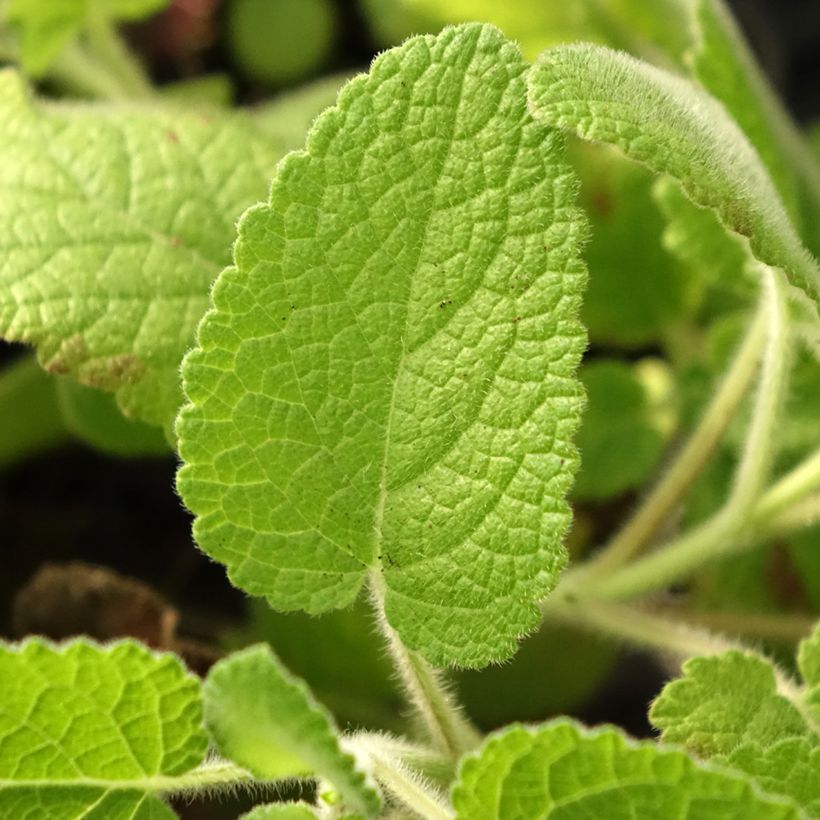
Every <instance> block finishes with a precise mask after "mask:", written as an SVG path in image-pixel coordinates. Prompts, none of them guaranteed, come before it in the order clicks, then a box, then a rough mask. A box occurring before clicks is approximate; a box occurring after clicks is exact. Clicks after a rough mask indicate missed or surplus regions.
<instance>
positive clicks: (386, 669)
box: [239, 599, 407, 732]
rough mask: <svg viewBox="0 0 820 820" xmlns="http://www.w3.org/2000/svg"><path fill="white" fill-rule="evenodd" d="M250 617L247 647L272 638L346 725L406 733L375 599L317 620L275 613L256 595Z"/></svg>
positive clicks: (243, 635) (296, 672) (286, 659)
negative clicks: (375, 613) (376, 630)
mask: <svg viewBox="0 0 820 820" xmlns="http://www.w3.org/2000/svg"><path fill="white" fill-rule="evenodd" d="M249 615H250V624H249V625H248V628H247V629H246V630H243V632H242V633H241V634H240V636H239V637H240V638H244V642H243V645H247V644H249V643H253V642H257V641H267V642H268V643H269V644H270V645H271V646H272V647H273V650H274V652H276V654H277V655H278V657H279V659H280V660H281V661H282V663H283V664H284V665H285V666H286V667H287V668H288V669H290V671H291V672H292V673H293V674H294V675H298V676H299V677H300V678H302V679H303V680H304V681H305V683H307V685H308V686H309V687H310V689H311V691H312V692H314V693H315V694H316V697H317V698H318V699H319V700H320V701H321V702H322V703H323V704H325V705H326V706H327V707H328V708H329V709H330V710H331V712H333V714H334V716H335V717H336V720H337V722H338V723H339V724H340V725H341V726H368V727H370V728H379V729H386V730H389V731H393V732H401V731H406V729H407V720H406V716H405V715H404V710H403V706H404V700H403V697H402V695H401V693H400V690H399V689H398V687H397V685H396V681H395V679H394V675H393V671H394V670H393V667H392V665H391V663H390V659H389V658H388V657H387V655H386V654H385V651H384V646H383V645H382V643H381V641H379V640H377V639H374V633H373V630H374V627H375V624H374V622H373V611H372V608H371V606H370V602H369V601H367V600H359V601H357V602H356V604H354V606H352V607H351V608H349V609H337V610H334V611H333V612H328V613H326V614H325V615H323V616H322V617H321V618H316V617H313V616H311V615H307V614H306V613H304V612H287V613H284V612H275V611H274V610H272V609H271V608H270V607H269V606H268V605H267V602H266V601H264V600H261V599H251V600H250V601H249ZM351 658H356V663H351V662H350V659H351Z"/></svg>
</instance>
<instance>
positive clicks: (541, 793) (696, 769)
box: [453, 719, 802, 820]
mask: <svg viewBox="0 0 820 820" xmlns="http://www.w3.org/2000/svg"><path fill="white" fill-rule="evenodd" d="M453 805H454V807H455V809H456V817H457V818H463V820H468V819H469V820H539V819H540V818H555V820H558V818H560V820H586V818H593V817H607V818H621V817H623V818H633V817H634V818H643V817H646V818H649V817H653V818H654V817H657V818H661V817H675V818H678V819H679V820H703V818H707V817H714V818H718V817H719V818H721V820H729V818H735V820H747V819H748V818H755V820H764V818H795V819H796V818H799V817H801V816H802V815H801V814H800V812H799V811H797V809H796V808H794V807H792V806H790V805H789V804H788V803H785V802H781V801H780V800H778V799H777V798H770V797H767V796H764V795H763V794H762V793H761V792H760V791H758V789H757V788H756V787H755V786H754V784H752V783H751V782H750V781H749V780H748V779H744V778H743V777H742V776H740V775H738V774H737V773H734V772H730V771H726V772H724V771H721V770H719V769H714V768H711V767H706V766H704V765H702V764H699V763H697V762H696V761H694V760H692V759H691V758H689V757H687V756H686V754H684V753H683V752H681V751H678V750H671V749H663V748H658V746H656V745H655V744H654V743H634V742H631V741H629V740H628V739H627V738H625V737H624V736H623V735H622V734H621V733H620V732H619V731H618V730H616V729H614V728H603V729H597V730H592V731H588V730H584V729H582V728H581V727H579V726H578V725H576V724H574V723H572V722H570V721H567V720H563V719H562V720H557V721H554V722H552V723H547V724H545V725H543V726H540V727H533V728H525V727H523V726H512V727H510V728H507V729H504V730H501V731H500V732H498V733H496V734H495V735H491V736H490V737H489V739H488V740H487V741H485V743H484V746H483V747H482V748H481V749H480V750H479V752H478V753H476V754H475V755H471V756H468V757H467V758H466V759H465V760H464V761H463V763H462V765H461V771H460V776H459V780H458V782H457V783H456V785H455V787H454V788H453Z"/></svg>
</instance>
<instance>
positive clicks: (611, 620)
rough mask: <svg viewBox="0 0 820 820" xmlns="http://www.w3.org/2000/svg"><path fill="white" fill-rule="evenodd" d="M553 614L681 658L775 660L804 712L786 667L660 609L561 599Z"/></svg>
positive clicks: (785, 688) (784, 685)
mask: <svg viewBox="0 0 820 820" xmlns="http://www.w3.org/2000/svg"><path fill="white" fill-rule="evenodd" d="M550 614H551V615H553V616H554V617H556V618H559V619H560V620H564V621H566V622H569V623H572V624H575V625H580V626H585V625H586V626H587V627H590V628H592V629H594V630H596V631H600V632H603V633H605V634H608V635H612V636H614V637H616V638H621V639H623V640H625V641H628V642H629V643H631V644H634V645H635V646H639V647H644V648H647V649H655V650H659V651H661V652H667V653H669V654H671V655H674V656H675V657H677V658H679V659H680V660H681V661H683V660H686V659H687V658H693V657H704V656H709V655H719V654H721V653H723V652H728V651H730V650H737V651H740V652H745V653H747V654H753V655H757V656H758V657H763V658H764V659H765V660H767V661H769V662H770V663H772V667H773V668H774V674H775V679H776V681H777V690H778V692H779V693H780V694H781V695H783V697H786V698H788V699H789V700H790V701H791V702H792V703H794V704H795V706H797V707H798V708H799V709H800V710H801V713H803V712H804V708H803V706H802V695H803V692H802V689H801V687H800V686H798V685H797V684H796V683H795V682H794V681H793V680H792V679H791V678H790V677H789V676H788V675H787V674H786V673H785V672H783V670H781V669H780V668H779V667H778V666H777V665H776V664H774V663H773V662H771V661H770V659H769V658H765V656H763V655H760V654H759V653H757V652H755V651H754V650H752V649H750V648H749V647H747V646H745V645H744V644H742V643H739V642H738V641H733V640H730V639H728V638H726V637H724V636H722V635H717V634H714V633H712V632H708V631H707V630H705V629H700V628H698V627H693V626H691V625H688V624H683V623H680V622H678V621H672V620H668V619H666V618H662V617H660V616H659V615H658V614H657V613H648V612H644V611H642V610H640V609H637V608H636V607H632V606H626V605H624V604H614V603H611V602H604V601H595V600H588V599H583V600H577V601H575V602H573V603H569V602H566V601H564V602H562V603H561V604H559V605H556V606H555V607H553V608H552V609H550Z"/></svg>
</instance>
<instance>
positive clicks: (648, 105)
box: [529, 45, 820, 302]
mask: <svg viewBox="0 0 820 820" xmlns="http://www.w3.org/2000/svg"><path fill="white" fill-rule="evenodd" d="M529 88H530V106H531V109H532V111H533V113H534V115H535V117H536V118H538V119H540V120H541V121H543V122H545V123H547V124H549V125H552V126H554V127H557V128H562V129H566V130H568V131H571V132H573V133H576V134H578V136H580V137H582V138H583V139H587V140H592V141H594V142H604V143H610V144H613V145H616V146H618V147H619V148H620V149H621V150H622V151H623V152H624V153H625V154H626V155H627V156H628V157H630V158H631V159H634V160H636V161H638V162H642V163H644V164H646V165H648V166H649V167H650V168H652V169H653V170H654V171H656V172H657V173H662V174H668V175H669V176H671V177H673V178H675V179H677V180H678V181H679V182H680V183H681V185H682V186H683V189H684V190H685V192H686V194H687V196H689V198H690V199H691V200H692V201H693V202H694V203H695V204H697V205H700V206H702V207H707V208H711V209H713V210H714V211H715V212H716V213H717V215H718V216H719V218H720V220H721V222H722V223H723V225H724V227H726V228H727V230H730V231H733V232H734V233H738V234H740V235H741V236H744V237H746V238H748V240H749V242H750V246H751V249H752V251H753V252H754V254H755V256H756V257H757V258H758V259H759V260H760V261H761V262H764V263H765V264H767V265H771V266H774V267H778V268H782V269H784V270H785V271H786V272H787V275H788V276H789V278H790V281H791V282H792V283H793V284H795V285H797V286H799V287H801V288H802V289H803V290H805V291H806V293H807V294H808V295H809V296H811V297H812V298H813V299H814V300H815V302H816V301H817V299H818V295H820V268H818V265H817V262H816V261H815V260H814V259H813V258H812V257H811V255H810V254H809V253H808V251H806V249H805V248H804V247H803V245H802V243H801V241H800V238H799V236H798V235H797V233H796V231H795V229H794V227H793V226H792V224H791V222H790V220H789V217H788V215H787V213H786V210H785V208H784V206H783V204H782V201H781V199H780V196H779V194H778V192H777V190H776V189H775V186H774V184H773V183H772V181H771V179H770V177H769V175H768V172H767V171H766V169H765V167H764V166H763V164H762V162H761V161H760V158H759V157H758V155H757V153H756V152H755V150H754V148H753V147H752V145H751V144H750V143H749V141H748V139H747V138H746V137H745V136H744V134H743V132H742V131H741V130H740V128H739V127H738V126H737V124H736V123H735V122H734V121H733V120H732V119H731V118H730V117H729V116H728V114H727V113H726V110H725V109H724V108H723V106H722V105H721V104H720V103H718V102H717V101H716V100H715V99H713V98H712V97H710V96H709V95H708V94H706V93H704V92H703V91H702V90H701V89H700V88H698V87H697V86H695V85H693V84H692V83H691V82H689V81H687V80H684V79H681V78H679V77H676V76H674V75H672V74H670V73H668V72H665V71H661V70H660V69H657V68H654V67H653V66H650V65H649V64H647V63H644V62H641V61H639V60H636V59H634V58H632V57H629V56H627V55H625V54H621V53H618V52H615V51H612V50H611V49H608V48H603V47H598V46H589V45H574V46H562V47H559V48H555V49H552V50H550V51H547V52H545V53H544V54H543V55H542V56H541V57H540V58H539V61H538V63H537V64H536V66H535V68H534V70H533V72H532V73H531V75H530V80H529Z"/></svg>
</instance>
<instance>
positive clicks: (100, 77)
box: [49, 42, 133, 101]
mask: <svg viewBox="0 0 820 820" xmlns="http://www.w3.org/2000/svg"><path fill="white" fill-rule="evenodd" d="M49 77H50V78H52V79H53V80H54V81H55V82H56V83H57V84H58V85H60V86H62V87H64V88H65V89H67V90H69V91H72V92H74V93H75V94H80V95H82V96H86V97H93V98H94V99H99V100H113V101H120V100H128V99H131V97H132V96H133V95H132V93H131V89H130V88H128V87H127V86H125V85H124V84H123V82H122V80H121V79H120V77H119V76H118V75H117V74H115V73H113V72H111V71H110V70H108V67H107V66H106V65H105V64H104V63H103V62H102V61H101V60H100V59H99V58H98V57H97V56H96V55H92V54H89V53H88V51H87V50H86V49H84V48H82V46H81V45H80V44H79V43H77V42H74V43H69V44H68V45H67V46H66V47H65V48H64V49H63V51H62V52H61V53H60V55H59V56H58V57H57V58H56V59H55V60H54V62H53V63H52V65H51V67H50V68H49Z"/></svg>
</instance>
